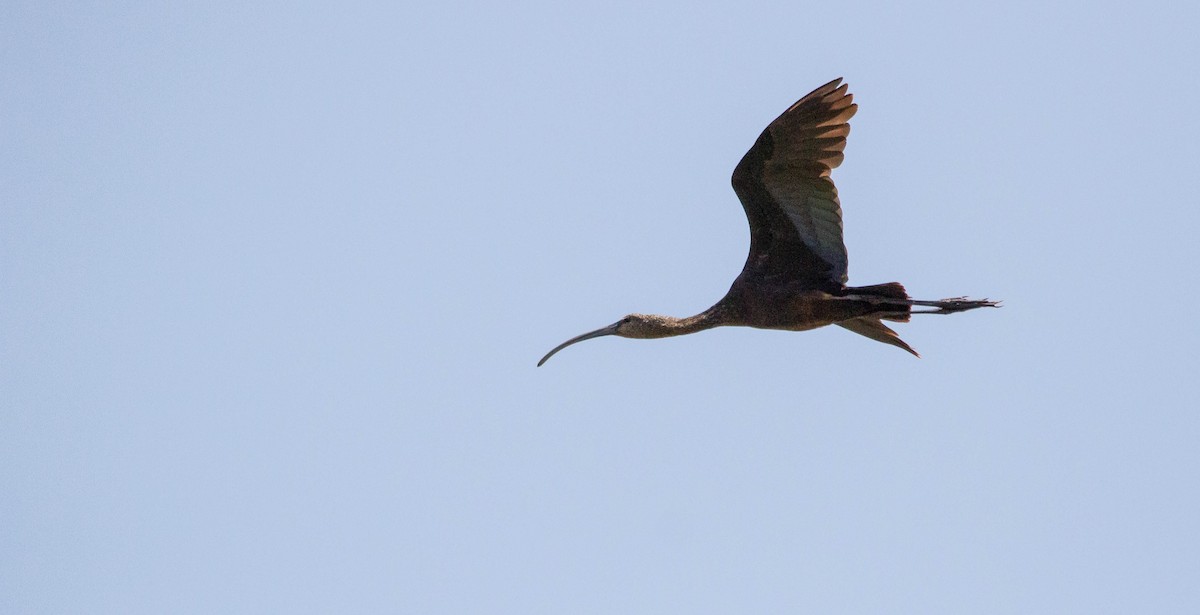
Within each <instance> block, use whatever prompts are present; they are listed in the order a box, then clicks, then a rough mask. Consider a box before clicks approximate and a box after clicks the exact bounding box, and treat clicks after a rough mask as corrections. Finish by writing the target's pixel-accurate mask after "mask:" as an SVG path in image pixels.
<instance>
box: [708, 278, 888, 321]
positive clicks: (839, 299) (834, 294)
mask: <svg viewBox="0 0 1200 615" xmlns="http://www.w3.org/2000/svg"><path fill="white" fill-rule="evenodd" d="M906 299H908V296H907V295H906V294H905V292H904V287H903V286H900V285H899V284H896V283H892V284H880V285H877V286H864V287H859V288H855V287H840V288H831V289H828V290H817V289H811V288H805V287H804V285H803V284H786V285H773V284H764V283H762V281H761V280H760V279H758V278H755V277H749V278H747V279H745V280H743V279H742V278H739V279H738V280H737V281H736V282H734V285H733V287H732V288H730V289H729V294H728V295H726V297H725V298H724V299H722V300H721V302H720V303H719V304H718V305H721V304H725V305H730V306H737V307H736V309H729V310H723V311H722V316H721V317H719V319H720V320H722V321H723V322H722V324H724V325H727V326H728V325H741V326H745V327H754V328H756V329H780V330H784V331H808V330H810V329H816V328H819V327H824V326H827V325H833V324H837V323H839V322H843V321H845V320H848V319H852V318H863V317H871V316H873V315H875V316H877V317H879V318H887V319H889V320H897V321H906V320H908V316H907V314H908V313H909V312H910V311H911V309H912V308H911V307H910V306H908V305H907V302H906V301H905V300H906ZM890 300H896V301H895V302H891V301H890Z"/></svg>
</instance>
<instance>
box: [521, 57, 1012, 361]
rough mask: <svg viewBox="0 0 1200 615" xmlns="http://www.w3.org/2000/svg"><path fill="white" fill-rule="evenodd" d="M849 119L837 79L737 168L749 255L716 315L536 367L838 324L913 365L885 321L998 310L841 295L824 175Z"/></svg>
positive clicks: (631, 333)
mask: <svg viewBox="0 0 1200 615" xmlns="http://www.w3.org/2000/svg"><path fill="white" fill-rule="evenodd" d="M857 110H858V105H855V104H854V103H853V96H852V95H850V94H849V93H848V91H847V86H846V85H843V84H842V80H841V79H835V80H833V81H831V82H829V83H827V84H825V85H823V86H821V87H819V88H817V89H816V90H813V91H812V92H810V93H809V94H808V95H807V96H805V97H804V98H801V99H800V100H799V101H797V102H796V104H794V105H792V106H791V107H788V109H787V110H786V111H784V112H783V114H782V115H780V116H779V117H778V118H776V119H775V121H773V122H771V123H770V124H769V125H768V126H767V128H766V129H765V130H763V132H762V134H760V135H759V136H758V139H756V140H755V142H754V145H753V146H752V147H751V148H750V150H749V151H747V152H746V154H745V156H743V157H742V159H741V161H740V162H738V164H737V167H736V168H735V169H734V171H733V178H732V183H733V189H734V192H736V193H737V195H738V199H739V200H740V201H741V203H742V208H743V209H744V210H745V212H746V219H747V221H748V222H749V223H750V254H749V255H748V256H747V257H746V264H745V266H744V267H743V268H742V272H741V274H740V275H738V277H737V279H736V280H734V283H733V285H732V287H730V289H729V292H728V293H726V295H725V296H724V297H723V298H722V299H721V300H720V301H718V302H717V303H716V304H715V305H713V306H712V307H711V308H709V309H707V310H705V311H704V312H701V313H700V314H697V315H695V316H689V317H687V318H674V317H670V316H657V315H646V314H630V315H628V316H626V317H625V318H623V319H621V320H620V321H618V322H616V323H614V324H612V325H609V326H607V327H604V328H601V329H597V330H596V331H592V332H590V333H585V334H583V335H580V336H577V337H574V338H571V339H569V340H567V341H566V342H564V343H562V344H560V345H559V346H558V347H556V348H555V349H554V350H551V351H550V352H549V353H547V354H546V356H545V357H543V358H542V360H541V361H540V362H539V363H538V365H541V364H542V363H544V362H545V361H546V359H549V358H550V356H551V355H553V354H554V353H556V352H558V351H559V350H561V349H562V348H565V347H566V346H569V345H571V344H573V343H576V342H579V341H583V340H586V339H591V338H594V337H600V336H603V335H619V336H622V337H633V338H643V339H650V338H660V337H669V336H673V335H684V334H687V333H694V332H696V331H701V330H704V329H710V328H712V327H718V326H745V327H756V328H759V329H783V330H787V331H807V330H809V329H816V328H818V327H824V326H826V325H834V324H836V325H839V326H841V327H843V328H845V329H848V330H850V331H853V332H855V333H858V334H859V335H863V336H866V337H869V338H871V339H873V340H876V341H879V342H883V343H885V344H890V345H892V346H896V347H899V348H902V349H904V350H906V351H908V352H910V353H912V354H914V355H916V354H917V353H916V351H914V350H913V349H912V348H911V347H909V345H908V344H906V343H904V341H903V340H901V339H900V336H898V335H897V334H896V332H895V331H892V330H891V329H889V328H888V327H887V326H885V325H884V324H883V323H882V321H883V320H890V321H894V322H907V321H908V320H909V318H910V316H911V315H912V314H928V313H933V314H951V313H954V312H962V311H966V310H971V309H975V308H980V307H996V306H997V305H998V304H997V303H996V302H994V301H988V300H986V299H984V300H969V299H963V298H957V299H942V300H940V301H917V300H913V299H911V298H910V297H909V296H908V293H907V292H905V290H904V287H903V286H901V285H900V284H899V283H898V282H889V283H887V284H877V285H874V286H860V287H850V286H846V282H847V280H848V276H847V257H846V246H845V245H844V243H843V242H842V208H841V202H840V200H839V199H838V192H837V188H836V187H835V186H834V184H833V180H831V179H830V177H829V175H830V172H831V171H832V170H833V169H834V168H836V167H837V166H838V165H840V164H841V163H842V159H843V154H842V152H843V150H845V148H846V136H847V135H849V134H850V124H849V123H848V122H849V119H850V118H851V117H853V116H854V114H855V113H856V112H857ZM913 306H926V307H932V308H935V309H933V310H925V311H914V310H913Z"/></svg>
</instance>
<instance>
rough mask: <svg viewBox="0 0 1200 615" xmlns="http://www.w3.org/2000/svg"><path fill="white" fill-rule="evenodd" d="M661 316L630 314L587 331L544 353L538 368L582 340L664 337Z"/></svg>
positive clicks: (662, 318) (663, 323)
mask: <svg viewBox="0 0 1200 615" xmlns="http://www.w3.org/2000/svg"><path fill="white" fill-rule="evenodd" d="M665 320H666V318H665V317H663V316H656V315H653V314H630V315H628V316H626V317H624V318H622V319H621V320H618V321H617V322H614V323H613V324H611V325H608V326H607V327H601V328H599V329H596V330H595V331H589V332H587V333H584V334H583V335H576V336H575V337H573V338H571V339H569V340H567V341H565V342H563V343H561V344H559V345H558V346H555V347H554V350H551V351H550V352H547V353H546V356H544V357H542V360H541V361H538V367H541V365H542V364H543V363H545V362H546V360H548V359H549V358H550V357H552V356H554V353H556V352H558V351H560V350H562V349H563V348H566V347H567V346H570V345H571V344H574V343H576V342H582V341H584V340H590V339H592V338H595V337H604V336H605V335H617V336H620V337H629V338H634V339H651V338H656V337H665V335H664V330H665V322H664V321H665Z"/></svg>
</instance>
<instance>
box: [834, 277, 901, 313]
mask: <svg viewBox="0 0 1200 615" xmlns="http://www.w3.org/2000/svg"><path fill="white" fill-rule="evenodd" d="M846 290H847V292H848V293H849V294H850V295H860V296H865V297H871V298H878V299H884V301H879V300H878V299H875V300H873V301H871V303H873V304H877V305H878V304H882V305H884V306H886V310H887V313H885V314H878V315H877V316H878V317H879V318H883V319H886V320H890V321H893V322H908V321H909V318H910V317H911V316H910V315H911V314H912V305H911V303H912V300H911V299H910V298H909V296H908V291H906V290H904V285H903V284H901V283H899V282H888V283H887V284H875V285H874V286H855V287H853V288H848V289H846ZM887 299H892V300H894V301H886V300H887Z"/></svg>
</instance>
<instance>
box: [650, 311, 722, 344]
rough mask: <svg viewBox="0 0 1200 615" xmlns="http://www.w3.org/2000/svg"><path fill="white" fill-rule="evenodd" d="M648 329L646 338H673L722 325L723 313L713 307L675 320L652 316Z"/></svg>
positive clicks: (674, 318)
mask: <svg viewBox="0 0 1200 615" xmlns="http://www.w3.org/2000/svg"><path fill="white" fill-rule="evenodd" d="M650 318H651V319H652V320H651V321H650V324H652V326H651V327H649V328H648V329H647V330H646V331H645V337H646V338H659V337H674V336H676V335H687V334H689V333H695V332H697V331H703V330H705V329H711V328H713V327H717V326H720V325H722V324H724V319H723V312H722V311H721V310H718V309H717V306H713V307H711V308H709V309H707V310H705V311H703V312H701V313H699V314H696V315H695V316H687V317H685V318H676V317H675V316H657V315H655V316H652V317H650Z"/></svg>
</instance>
